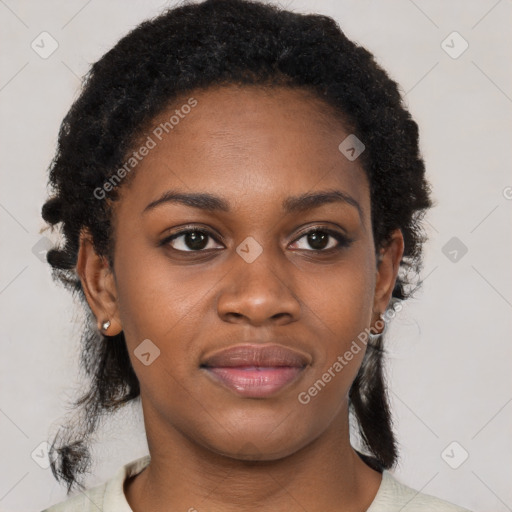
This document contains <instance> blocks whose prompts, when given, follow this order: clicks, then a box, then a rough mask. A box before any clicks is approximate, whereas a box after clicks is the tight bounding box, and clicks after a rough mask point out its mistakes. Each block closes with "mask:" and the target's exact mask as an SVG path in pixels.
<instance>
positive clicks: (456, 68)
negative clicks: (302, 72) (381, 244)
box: [0, 0, 512, 512]
mask: <svg viewBox="0 0 512 512" xmlns="http://www.w3.org/2000/svg"><path fill="white" fill-rule="evenodd" d="M166 5H175V2H169V3H164V2H162V1H157V0H151V1H141V0H139V1H121V0H109V1H99V0H89V1H84V0H72V1H67V2H63V1H60V2H59V1H54V0H47V1H45V2H40V1H36V0H33V1H15V0H0V27H1V29H0V48H1V50H0V51H1V62H0V69H1V78H0V111H1V125H0V143H1V148H2V151H1V159H0V165H1V173H2V174H1V188H0V229H1V232H0V240H1V244H2V256H1V257H2V264H1V266H0V315H1V342H2V345H1V347H2V356H1V358H0V379H1V380H0V385H1V387H0V429H1V436H0V443H1V448H0V454H1V456H0V510H2V511H12V512H18V511H19V512H21V511H23V512H27V511H30V510H32V511H40V510H42V509H43V508H45V507H47V506H49V505H51V504H53V503H56V502H58V501H60V500H63V499H65V497H66V495H65V490H64V488H63V487H61V486H59V485H58V484H57V483H56V481H55V480H54V478H53V475H52V474H51V470H50V469H48V468H46V469H45V468H43V467H40V465H38V464H37V462H36V460H37V454H43V452H44V442H45V441H46V440H48V439H49V437H48V436H49V433H50V429H51V428H54V427H55V425H58V424H59V422H62V420H63V418H64V415H65V414H66V412H67V408H66V407H67V404H68V402H67V401H68V400H69V399H71V398H73V397H74V396H75V394H74V393H75V391H76V389H77V388H78V387H79V382H78V381H77V378H76V375H77V357H78V347H79V345H78V343H79V335H80V319H81V313H80V309H79V307H78V305H77V304H75V303H74V301H73V300H72V299H71V297H70V296H69V294H68V293H67V292H66V291H65V290H63V289H62V287H60V286H57V285H56V284H55V283H53V282H52V280H51V277H50V269H49V266H48V265H47V264H46V263H45V262H43V261H41V258H43V259H44V249H45V247H46V246H45V242H44V241H43V242H42V241H41V239H42V238H43V237H48V238H50V239H52V240H55V239H57V238H55V235H52V234H50V233H49V232H48V231H45V232H41V229H42V228H44V227H45V224H44V222H43V221H42V219H41V218H40V209H41V206H42V204H43V202H44V201H45V198H46V195H47V190H46V180H47V175H46V169H47V166H48V164H49V163H50V160H51V158H52V157H53V153H54V149H55V143H56V137H57V132H58V128H59V125H60V122H61V120H62V118H63V116H64V115H65V113H66V112H67V110H68V109H69V107H70V106H71V103H72V101H73V99H74V98H76V96H77V94H78V90H79V86H80V77H81V76H82V75H83V74H84V73H85V72H86V71H87V70H88V68H89V65H90V64H91V63H92V62H94V61H96V60H97V59H98V58H100V57H101V55H103V54H104V53H105V52H106V51H107V50H109V49H110V48H111V47H112V46H113V45H114V44H115V42H116V41H117V40H118V39H119V38H120V37H121V36H123V35H124V34H125V33H126V32H127V31H128V30H130V29H131V28H133V27H135V26H136V25H137V24H138V23H140V22H141V21H142V20H144V19H146V18H148V17H151V16H154V15H156V14H158V13H159V12H160V11H161V10H162V8H163V7H165V6H166ZM281 5H283V6H286V7H288V8H289V9H292V10H296V11H299V12H320V13H324V14H327V15H330V16H332V17H334V18H335V19H336V20H337V21H338V22H339V24H340V25H341V28H342V29H343V30H344V31H345V32H346V34H347V36H348V37H349V38H351V39H353V40H355V41H357V42H358V43H360V44H361V45H363V46H365V47H366V48H367V49H369V50H370V51H372V52H373V53H374V54H375V55H376V57H377V60H378V62H379V63H380V64H381V65H383V67H384V68H385V69H386V70H387V71H388V72H389V73H390V75H391V76H392V77H393V78H394V79H395V80H397V81H398V82H399V83H400V84H401V87H402V89H403V94H404V98H405V101H406V104H407V105H408V108H409V109H410V111H411V113H412V115H413V117H414V118H415V120H416V121H417V122H418V124H419V126H420V137H421V148H422V152H423V155H424V158H425V161H426V165H427V172H428V179H429V180H430V182H431V183H432V185H433V196H434V199H435V201H436V202H437V206H436V207H435V208H434V209H432V210H431V212H430V213H429V214H428V216H427V217H426V231H427V233H428V235H429V236H430V240H429V242H428V243H427V245H426V249H425V265H424V270H423V274H422V275H423V277H424V279H425V280H424V285H423V288H422V290H421V292H420V293H419V294H418V295H417V296H416V298H415V299H413V300H411V301H410V302H409V303H406V306H405V307H404V310H403V311H402V312H401V313H400V314H399V315H398V316H397V317H396V319H395V320H394V323H393V324H392V325H391V327H390V330H389V335H388V342H389V349H390V359H389V364H388V367H389V384H390V389H391V391H390V395H391V401H392V406H393V413H394V418H395V430H396V434H397V437H398V440H399V443H400V449H401V459H400V463H399V465H398V467H397V468H396V470H395V475H396V476H397V477H398V478H399V479H400V480H402V481H403V482H404V483H406V484H408V485H410V486H412V487H414V488H416V489H418V490H422V492H425V493H428V494H433V495H436V496H439V497H442V498H445V499H447V500H450V501H453V502H455V503H457V504H459V505H462V506H465V507H468V508H470V509H473V510H474V511H475V512H476V511H482V512H483V511H494V512H504V511H507V510H509V511H510V510H512V488H511V485H510V482H511V481H512V465H511V460H512V438H511V435H510V433H511V432H512V386H511V377H510V374H511V371H510V366H511V364H510V362H511V356H512V344H511V343H510V335H511V332H512V328H511V327H512V322H511V319H512V315H511V309H512V286H511V284H512V283H511V281H512V275H511V274H512V272H511V267H510V262H511V261H512V258H511V256H512V254H511V252H512V251H511V238H512V237H511V223H510V218H511V209H512V199H511V198H512V176H511V174H510V168H511V151H510V146H511V141H512V137H511V135H512V133H511V132H512V123H511V121H512V89H511V78H512V70H511V65H510V61H511V60H510V59H511V57H512V55H511V48H512V36H511V32H512V31H511V30H510V27H511V26H512V25H511V18H512V2H511V1H510V0H499V1H496V0H482V1H451V2H446V1H442V0H435V1H420V0H414V1H412V0H385V1H380V2H376V1H374V2H372V1H369V0H359V1H356V0H338V1H334V0H332V1H328V0H324V1H318V2H315V1H313V0H292V1H289V0H287V1H283V2H281ZM42 32H48V33H49V34H50V35H51V38H53V39H54V40H55V41H56V42H57V44H58V48H57V49H56V50H55V52H54V53H52V54H51V55H50V56H47V58H42V57H41V56H40V54H38V53H36V51H34V50H33V49H32V47H31V44H32V42H33V41H35V43H36V44H39V46H42V43H41V42H40V41H41V38H42V37H44V38H46V39H45V43H44V47H45V48H46V50H47V51H48V50H49V49H51V39H49V38H48V37H49V36H47V35H43V36H41V35H40V34H41V33H42ZM453 32H457V34H453ZM38 41H39V43H38ZM443 41H444V43H443ZM466 44H467V45H468V47H467V49H466V50H465V51H464V52H463V53H461V52H462V50H463V49H464V48H465V46H466ZM40 51H41V50H40ZM454 251H455V252H454ZM100 433H101V435H100V436H99V443H98V444H97V445H95V446H94V451H93V456H95V463H94V466H93V468H92V469H93V471H94V474H93V476H91V477H90V478H89V480H88V481H87V485H88V487H90V486H93V485H97V484H99V483H101V482H103V481H104V480H106V479H107V478H110V477H111V476H112V475H113V473H114V472H116V471H117V469H118V468H119V467H120V466H121V465H123V464H125V463H127V462H129V461H131V460H133V459H135V458H137V457H140V456H142V455H144V454H145V453H147V451H146V450H147V444H146V440H145V437H144V427H143V423H142V418H141V413H140V410H139V408H138V407H127V408H126V409H125V410H124V411H123V412H121V413H120V414H119V415H118V416H116V417H115V418H113V419H112V421H110V422H108V423H107V424H106V425H105V426H104V428H103V429H102V430H101V431H100ZM454 442H455V443H456V444H452V443H454ZM41 443H43V444H41ZM33 454H35V455H33ZM466 456H467V459H466V460H464V458H465V457H466ZM34 459H35V460H34ZM43 459H44V457H43ZM43 459H41V460H43ZM462 461H463V462H462ZM43 465H44V463H43Z"/></svg>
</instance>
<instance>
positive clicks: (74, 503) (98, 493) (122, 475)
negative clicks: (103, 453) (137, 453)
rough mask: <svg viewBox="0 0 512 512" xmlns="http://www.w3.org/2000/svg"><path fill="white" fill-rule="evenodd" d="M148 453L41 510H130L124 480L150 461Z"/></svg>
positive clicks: (51, 511)
mask: <svg viewBox="0 0 512 512" xmlns="http://www.w3.org/2000/svg"><path fill="white" fill-rule="evenodd" d="M150 460H151V459H150V457H149V455H146V456H144V457H141V458H139V459H136V460H134V461H132V462H129V463H128V464H126V465H124V466H122V467H121V468H120V469H119V470H118V472H117V473H116V474H115V475H114V477H113V478H111V479H110V480H108V481H107V482H105V483H103V484H101V485H98V486H96V487H92V488H91V489H87V490H85V491H80V492H79V493H78V494H75V495H74V496H71V497H70V498H68V499H66V500H64V501H61V502H60V503H57V504H56V505H52V506H51V507H49V508H46V509H45V510H43V511H42V512H132V510H131V508H130V506H129V505H128V502H127V501H126V497H125V495H124V482H125V480H126V479H127V478H129V477H130V476H133V475H136V474H137V473H140V472H141V471H142V470H143V469H144V468H145V467H146V466H147V465H148V464H149V462H150Z"/></svg>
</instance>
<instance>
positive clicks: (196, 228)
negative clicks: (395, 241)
mask: <svg viewBox="0 0 512 512" xmlns="http://www.w3.org/2000/svg"><path fill="white" fill-rule="evenodd" d="M317 231H320V232H323V233H326V234H328V235H329V236H332V237H333V238H334V239H335V240H336V241H337V242H338V245H337V246H336V247H331V248H330V249H325V250H323V249H309V250H306V251H307V252H317V253H322V252H325V253H328V252H330V251H332V250H336V249H342V248H346V247H348V246H349V245H350V244H351V243H352V242H353V239H352V238H350V237H349V236H347V235H346V234H345V233H342V232H341V231H337V230H335V229H332V228H329V227H327V226H320V225H313V226H308V227H307V228H304V230H302V231H301V232H300V233H299V234H298V235H297V236H296V237H295V238H294V240H293V241H292V242H291V243H292V244H293V243H295V242H297V241H298V240H300V239H301V238H303V237H304V236H306V235H308V234H309V233H314V232H317ZM342 231H343V230H342ZM190 232H197V233H202V234H204V235H206V236H208V237H210V238H212V239H213V240H215V242H217V243H222V242H221V240H222V238H223V237H222V236H220V235H218V234H217V233H214V232H213V231H212V230H211V229H210V228H206V227H202V226H201V225H199V224H195V225H194V224H192V225H188V226H183V228H180V230H179V231H176V232H174V233H172V234H171V235H169V236H167V237H165V238H164V239H163V240H162V241H161V242H159V244H158V245H159V246H164V245H168V243H169V242H170V241H171V240H175V239H176V238H178V237H180V236H182V235H186V234H187V233H190ZM219 238H220V239H221V240H219ZM175 250H176V251H177V252H190V253H201V252H207V251H206V250H204V249H202V250H197V251H181V250H180V249H175ZM210 250H211V249H210ZM214 250H216V249H214ZM295 250H303V249H295Z"/></svg>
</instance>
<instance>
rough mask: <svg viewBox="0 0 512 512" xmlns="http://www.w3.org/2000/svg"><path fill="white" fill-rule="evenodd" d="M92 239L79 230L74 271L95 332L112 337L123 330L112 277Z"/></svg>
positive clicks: (84, 231) (86, 232)
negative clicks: (89, 310) (80, 285)
mask: <svg viewBox="0 0 512 512" xmlns="http://www.w3.org/2000/svg"><path fill="white" fill-rule="evenodd" d="M92 240H93V239H92V235H91V234H90V232H89V231H88V230H86V229H84V230H82V232H81V233H80V247H79V250H78V258H77V264H76V271H77V273H78V275H79V277H80V281H81V283H82V289H83V291H84V293H85V297H86V299H87V303H88V304H89V307H90V308H91V310H92V312H93V314H94V316H95V318H96V322H97V326H98V329H99V330H100V331H101V332H102V333H103V334H104V335H106V336H115V335H117V334H119V333H120V332H121V331H122V325H121V322H120V319H119V315H118V307H117V290H116V285H115V281H114V276H113V273H112V269H111V268H110V266H109V264H108V262H107V261H106V258H104V257H103V256H99V255H98V254H97V253H96V250H95V248H94V244H93V241H92Z"/></svg>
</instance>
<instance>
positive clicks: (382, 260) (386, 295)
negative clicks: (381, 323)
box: [373, 229, 404, 316]
mask: <svg viewBox="0 0 512 512" xmlns="http://www.w3.org/2000/svg"><path fill="white" fill-rule="evenodd" d="M403 252H404V238H403V235H402V231H401V230H400V229H396V230H395V231H393V233H392V235H391V239H390V241H389V243H388V244H387V245H386V246H385V247H383V248H382V249H381V250H380V251H379V260H378V265H377V279H376V283H375V294H374V304H373V311H374V312H375V314H376V315H377V316H378V315H379V314H380V313H384V311H386V308H387V306H388V304H389V301H390V300H391V294H392V293H393V288H394V287H395V283H396V279H397V276H398V270H399V268H400V261H401V259H402V255H403Z"/></svg>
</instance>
